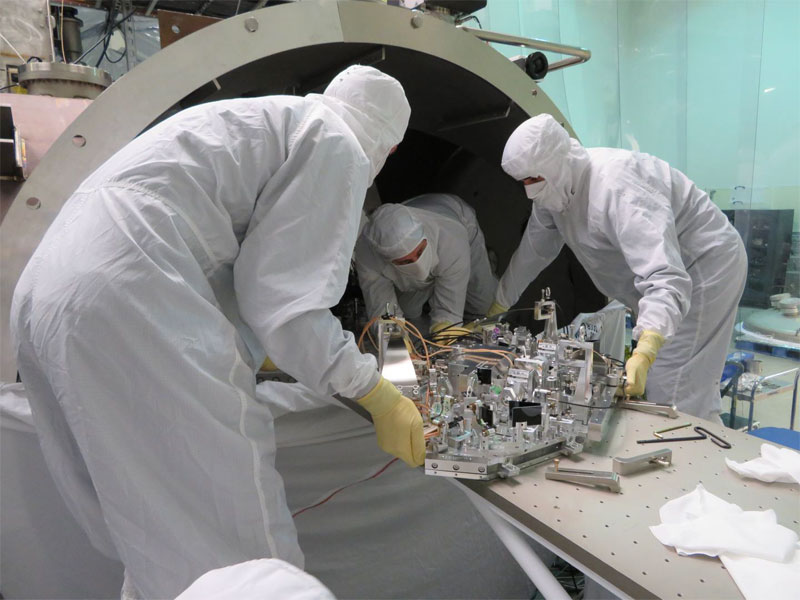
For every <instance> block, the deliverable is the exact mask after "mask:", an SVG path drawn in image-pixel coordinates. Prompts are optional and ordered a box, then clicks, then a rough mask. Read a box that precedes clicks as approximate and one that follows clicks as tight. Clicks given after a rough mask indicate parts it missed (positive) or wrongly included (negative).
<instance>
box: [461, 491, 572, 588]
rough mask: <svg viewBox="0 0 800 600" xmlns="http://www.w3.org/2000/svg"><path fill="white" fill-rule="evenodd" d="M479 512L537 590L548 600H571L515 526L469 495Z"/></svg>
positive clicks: (484, 502)
mask: <svg viewBox="0 0 800 600" xmlns="http://www.w3.org/2000/svg"><path fill="white" fill-rule="evenodd" d="M467 497H468V498H469V499H470V500H471V501H472V504H473V505H474V506H475V508H477V509H478V512H480V513H481V515H483V518H484V519H486V522H487V523H488V524H489V527H491V528H492V530H493V531H494V532H495V533H496V534H497V537H498V538H500V541H501V542H502V543H503V545H504V546H505V547H506V548H507V549H508V551H509V553H510V554H511V556H513V557H514V560H516V561H517V563H518V564H519V566H520V567H521V568H522V570H523V571H525V574H526V575H527V576H528V577H529V578H530V580H531V581H532V582H533V584H534V585H535V586H536V589H538V590H539V592H541V594H542V596H544V597H545V599H546V600H569V594H567V592H566V591H565V590H564V588H563V587H561V584H560V583H558V580H557V579H556V578H555V577H554V576H553V574H552V573H551V572H550V569H548V568H547V566H545V564H544V563H543V562H542V559H541V558H539V556H538V555H537V554H536V552H534V551H533V548H531V545H530V544H529V543H528V540H527V539H525V537H524V536H523V534H522V533H521V532H520V531H518V530H517V529H516V528H515V527H514V526H513V525H511V524H510V523H508V522H507V521H506V520H505V519H503V518H501V517H500V516H498V515H497V514H496V513H495V512H494V509H493V508H492V507H491V505H490V504H489V503H488V502H486V500H484V499H482V498H478V497H476V496H474V495H473V494H467Z"/></svg>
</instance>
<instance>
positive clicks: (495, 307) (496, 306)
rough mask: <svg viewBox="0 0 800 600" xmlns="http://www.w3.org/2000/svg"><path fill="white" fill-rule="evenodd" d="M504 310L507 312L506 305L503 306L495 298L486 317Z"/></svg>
mask: <svg viewBox="0 0 800 600" xmlns="http://www.w3.org/2000/svg"><path fill="white" fill-rule="evenodd" d="M504 312H508V307H507V306H503V305H502V304H498V303H497V301H496V300H495V301H494V302H492V305H491V306H490V307H489V311H488V312H487V313H486V316H487V317H494V316H495V315H500V314H502V313H504Z"/></svg>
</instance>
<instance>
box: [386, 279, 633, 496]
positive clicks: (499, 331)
mask: <svg viewBox="0 0 800 600" xmlns="http://www.w3.org/2000/svg"><path fill="white" fill-rule="evenodd" d="M534 311H535V313H536V315H537V318H540V319H543V320H548V325H552V326H546V327H545V330H544V333H543V335H542V336H541V338H536V337H534V336H533V335H531V334H530V332H529V331H528V330H527V329H526V328H524V327H516V328H513V329H512V328H511V326H509V325H508V324H507V323H503V322H500V323H491V324H487V325H483V327H482V329H481V332H480V334H478V333H475V334H473V335H469V336H466V337H465V338H464V339H463V340H459V341H458V343H457V345H454V346H451V347H450V348H449V349H441V350H438V351H437V353H436V354H438V355H440V358H430V357H427V356H423V359H422V360H416V361H413V362H412V360H411V359H410V357H409V352H408V350H407V346H406V343H407V341H406V339H405V336H406V334H404V333H403V332H402V330H401V329H400V327H399V326H398V324H397V322H395V321H392V320H391V318H389V319H387V320H383V321H379V323H378V348H379V358H378V362H379V364H380V365H382V374H383V376H384V377H386V378H387V379H389V380H390V381H392V382H393V383H395V384H396V385H398V387H400V389H401V390H402V391H403V393H404V394H405V395H406V396H408V397H409V398H411V399H412V400H413V401H414V402H415V403H416V404H417V405H418V406H419V407H420V410H421V412H422V416H423V421H424V424H425V427H426V432H427V435H426V438H427V452H426V458H425V472H426V473H427V474H429V475H437V476H440V477H458V478H462V479H480V480H489V479H494V478H496V477H500V478H508V477H513V476H515V475H518V474H519V473H520V472H521V469H522V468H524V467H528V466H532V465H537V464H540V463H542V462H545V461H548V460H550V459H552V458H554V457H557V456H562V455H564V456H569V455H574V454H578V453H580V452H582V451H583V449H584V446H585V445H587V444H592V443H595V442H601V441H603V439H604V437H605V434H606V431H607V428H608V423H609V421H610V418H611V414H612V412H613V408H614V405H615V402H616V393H617V390H618V388H619V387H620V386H621V385H622V381H623V366H622V364H621V363H619V362H616V361H611V360H609V359H608V358H607V357H604V356H602V355H599V354H597V353H596V352H595V351H594V349H593V346H592V344H591V343H590V342H579V341H575V340H571V339H565V338H561V337H559V335H558V334H557V330H556V324H555V303H554V302H553V301H552V300H550V299H549V294H547V293H545V294H544V295H543V297H542V300H541V301H539V302H537V303H536V306H535V308H534ZM427 353H428V351H427V350H423V352H422V353H421V355H422V354H427ZM418 354H420V353H419V352H418ZM434 356H435V355H434ZM595 356H596V357H597V360H595ZM412 365H413V366H412ZM414 367H416V376H413V375H414V373H415V371H414ZM418 382H419V383H418ZM572 474H573V475H575V474H577V475H583V476H586V477H588V478H589V479H588V480H586V481H583V480H582V481H581V482H583V483H590V484H591V485H604V486H605V487H609V486H610V487H611V488H615V487H616V488H617V490H616V491H618V487H619V481H618V478H617V477H616V475H613V474H605V473H600V474H598V473H596V472H592V473H588V472H586V473H582V474H581V473H578V472H575V473H572ZM557 477H558V478H561V479H564V474H563V473H562V474H561V475H558V476H557ZM565 480H568V479H565ZM590 480H591V481H590Z"/></svg>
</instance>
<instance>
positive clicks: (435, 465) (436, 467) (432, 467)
mask: <svg viewBox="0 0 800 600" xmlns="http://www.w3.org/2000/svg"><path fill="white" fill-rule="evenodd" d="M438 468H439V465H438V464H436V463H431V469H438Z"/></svg>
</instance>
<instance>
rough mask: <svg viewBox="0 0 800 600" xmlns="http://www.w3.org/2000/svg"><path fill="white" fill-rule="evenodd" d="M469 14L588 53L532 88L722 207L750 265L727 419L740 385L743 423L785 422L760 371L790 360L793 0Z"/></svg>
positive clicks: (795, 200)
mask: <svg viewBox="0 0 800 600" xmlns="http://www.w3.org/2000/svg"><path fill="white" fill-rule="evenodd" d="M477 16H478V17H479V19H480V21H481V25H482V26H483V27H484V28H486V29H491V30H494V31H501V32H504V33H511V34H516V35H523V36H527V37H534V38H540V39H545V40H549V41H557V42H561V43H563V44H568V45H572V46H581V47H584V48H588V49H589V50H591V51H592V58H591V60H590V61H589V62H587V63H585V64H582V65H578V66H573V67H569V68H567V69H563V70H559V71H556V72H554V73H551V74H549V75H548V76H547V77H546V78H545V79H544V80H543V81H542V82H541V83H540V85H541V87H542V88H543V89H544V90H545V91H546V92H547V94H548V95H549V96H550V97H551V98H552V99H553V101H554V102H555V103H556V105H557V106H558V107H559V108H560V109H561V110H562V112H563V113H564V114H565V116H566V117H567V118H568V119H569V120H570V122H571V124H572V126H573V127H574V129H575V131H576V133H577V134H578V136H579V137H580V139H581V141H582V142H583V143H584V145H586V146H609V147H618V148H627V149H631V150H639V151H642V152H647V153H649V154H653V155H655V156H658V157H659V158H662V159H664V160H666V161H667V162H669V163H670V164H671V165H672V166H674V167H675V168H677V169H680V170H681V171H683V172H684V173H686V174H687V175H688V176H689V177H690V178H691V179H692V180H693V181H694V182H695V183H696V184H697V185H698V187H700V188H702V189H704V190H705V191H706V192H708V194H709V196H710V197H711V199H712V200H713V202H714V203H716V204H717V206H719V207H720V208H721V209H723V211H725V213H726V214H727V215H728V216H729V218H730V219H731V221H732V222H733V223H734V225H735V226H736V228H737V230H738V231H739V233H740V234H741V235H742V239H743V241H744V243H745V246H746V249H747V253H748V263H749V265H748V279H747V284H746V288H745V292H744V294H743V296H742V300H741V302H740V308H739V313H738V315H737V328H736V331H735V332H734V336H733V339H732V340H731V345H730V352H731V355H732V356H731V358H732V359H739V360H738V361H736V362H737V363H738V365H739V366H740V367H741V369H744V370H745V371H746V374H745V375H743V376H742V377H741V378H740V381H738V382H737V383H739V384H741V389H739V390H738V392H737V398H739V400H738V401H737V403H736V412H737V414H738V415H739V417H740V418H737V419H736V421H735V422H734V421H730V422H731V423H732V424H734V425H735V426H736V427H738V428H742V427H746V426H748V425H749V423H748V420H749V418H748V417H749V415H750V403H749V402H748V401H747V399H746V398H745V397H746V396H748V394H750V395H751V396H754V397H755V398H756V402H755V406H754V411H753V417H754V418H753V421H754V424H756V425H758V424H760V426H761V427H765V426H778V427H784V428H785V427H789V425H790V409H791V403H792V389H791V388H792V384H793V383H794V382H793V374H792V373H787V374H785V375H780V376H777V377H769V378H768V379H761V378H763V377H765V376H773V375H775V374H779V373H782V372H784V371H791V369H795V368H797V367H800V316H797V314H796V310H797V304H798V303H800V300H793V298H798V297H800V36H798V35H797V32H798V31H800V3H798V2H796V1H795V0H747V1H735V2H731V1H730V0H605V1H603V2H590V1H586V0H489V2H488V5H487V7H486V8H485V9H483V10H481V11H480V12H478V13H477ZM498 50H500V51H501V52H503V53H504V54H506V55H508V56H513V55H516V54H520V52H521V51H522V50H521V49H515V48H509V47H503V46H498ZM558 58H560V57H558V56H556V55H548V59H550V61H551V62H554V61H555V60H558ZM779 294H782V295H783V296H777V295H779ZM779 303H780V304H779ZM734 353H738V354H734ZM732 372H737V371H736V367H729V368H728V369H727V374H730V373H732ZM723 384H724V382H723ZM748 386H749V387H748ZM754 386H755V388H754ZM731 393H732V391H731V389H728V397H727V398H726V399H725V400H723V411H729V410H730V408H731V398H730V394H731ZM742 416H743V417H744V418H743V419H742V418H741V417H742ZM794 425H795V426H800V419H798V418H797V417H796V418H795V423H794Z"/></svg>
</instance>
